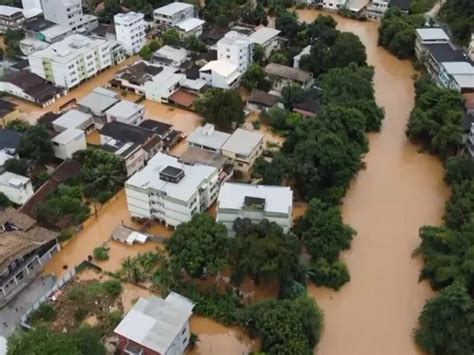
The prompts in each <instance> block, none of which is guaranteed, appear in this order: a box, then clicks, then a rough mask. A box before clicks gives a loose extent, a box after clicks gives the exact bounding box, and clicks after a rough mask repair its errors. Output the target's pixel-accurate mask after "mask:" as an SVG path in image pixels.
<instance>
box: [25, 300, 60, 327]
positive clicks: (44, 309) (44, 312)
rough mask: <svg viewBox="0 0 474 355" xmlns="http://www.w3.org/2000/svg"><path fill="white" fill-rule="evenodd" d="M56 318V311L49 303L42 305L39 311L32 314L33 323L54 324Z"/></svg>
mask: <svg viewBox="0 0 474 355" xmlns="http://www.w3.org/2000/svg"><path fill="white" fill-rule="evenodd" d="M55 318H56V311H55V310H54V307H53V306H52V305H50V304H49V303H41V304H40V306H39V307H38V309H36V310H34V311H33V312H31V314H30V321H31V322H32V323H34V322H37V321H44V322H52V321H53V320H54V319H55Z"/></svg>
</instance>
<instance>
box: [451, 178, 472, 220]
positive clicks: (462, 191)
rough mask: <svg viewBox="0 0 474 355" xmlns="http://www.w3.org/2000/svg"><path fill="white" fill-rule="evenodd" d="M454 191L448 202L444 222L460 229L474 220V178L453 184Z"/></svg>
mask: <svg viewBox="0 0 474 355" xmlns="http://www.w3.org/2000/svg"><path fill="white" fill-rule="evenodd" d="M452 190H453V193H452V195H451V197H450V198H449V200H448V201H447V202H446V206H445V213H444V222H445V224H446V226H447V227H448V228H451V229H459V228H461V226H463V225H464V224H466V223H468V222H469V221H474V180H473V179H469V180H466V181H464V182H461V183H459V184H455V185H453V186H452Z"/></svg>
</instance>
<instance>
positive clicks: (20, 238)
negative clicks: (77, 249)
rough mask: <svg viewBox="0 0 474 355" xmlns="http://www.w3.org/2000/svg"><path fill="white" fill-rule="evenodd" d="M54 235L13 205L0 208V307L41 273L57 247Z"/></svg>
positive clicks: (58, 246)
mask: <svg viewBox="0 0 474 355" xmlns="http://www.w3.org/2000/svg"><path fill="white" fill-rule="evenodd" d="M57 236H58V234H57V233H54V232H52V231H49V230H47V229H45V228H42V227H38V226H36V221H35V220H34V219H32V218H30V217H28V216H27V215H26V214H24V213H22V212H20V211H17V210H15V209H14V208H6V209H4V210H2V211H0V308H1V307H3V306H4V305H5V304H6V303H8V302H9V301H10V300H11V299H12V298H14V297H15V296H16V295H17V294H18V293H19V292H21V291H22V290H23V289H24V288H25V287H26V286H28V285H29V284H30V282H31V281H32V280H34V279H35V278H36V277H37V276H38V275H39V274H40V273H41V272H42V269H43V265H45V264H46V263H47V262H48V260H50V259H51V256H52V254H54V253H55V252H56V251H58V250H59V249H60V245H59V244H58V242H57Z"/></svg>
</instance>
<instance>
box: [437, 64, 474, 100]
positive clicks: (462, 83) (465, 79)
mask: <svg viewBox="0 0 474 355" xmlns="http://www.w3.org/2000/svg"><path fill="white" fill-rule="evenodd" d="M437 81H438V84H439V85H441V86H443V87H445V88H448V89H452V90H456V91H459V92H471V91H473V90H474V66H473V65H472V64H471V63H470V62H467V61H466V62H442V63H441V65H440V70H439V74H438V80H437Z"/></svg>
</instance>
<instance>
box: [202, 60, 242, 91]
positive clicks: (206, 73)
mask: <svg viewBox="0 0 474 355" xmlns="http://www.w3.org/2000/svg"><path fill="white" fill-rule="evenodd" d="M240 75H241V74H240V72H239V68H238V67H237V66H236V65H234V64H231V63H229V62H226V61H224V60H213V61H210V62H209V63H207V64H206V65H205V66H203V67H202V68H201V69H199V77H200V78H201V79H204V80H206V82H207V84H208V85H209V86H212V87H215V88H220V89H233V88H235V87H237V85H238V83H239V79H240Z"/></svg>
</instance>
